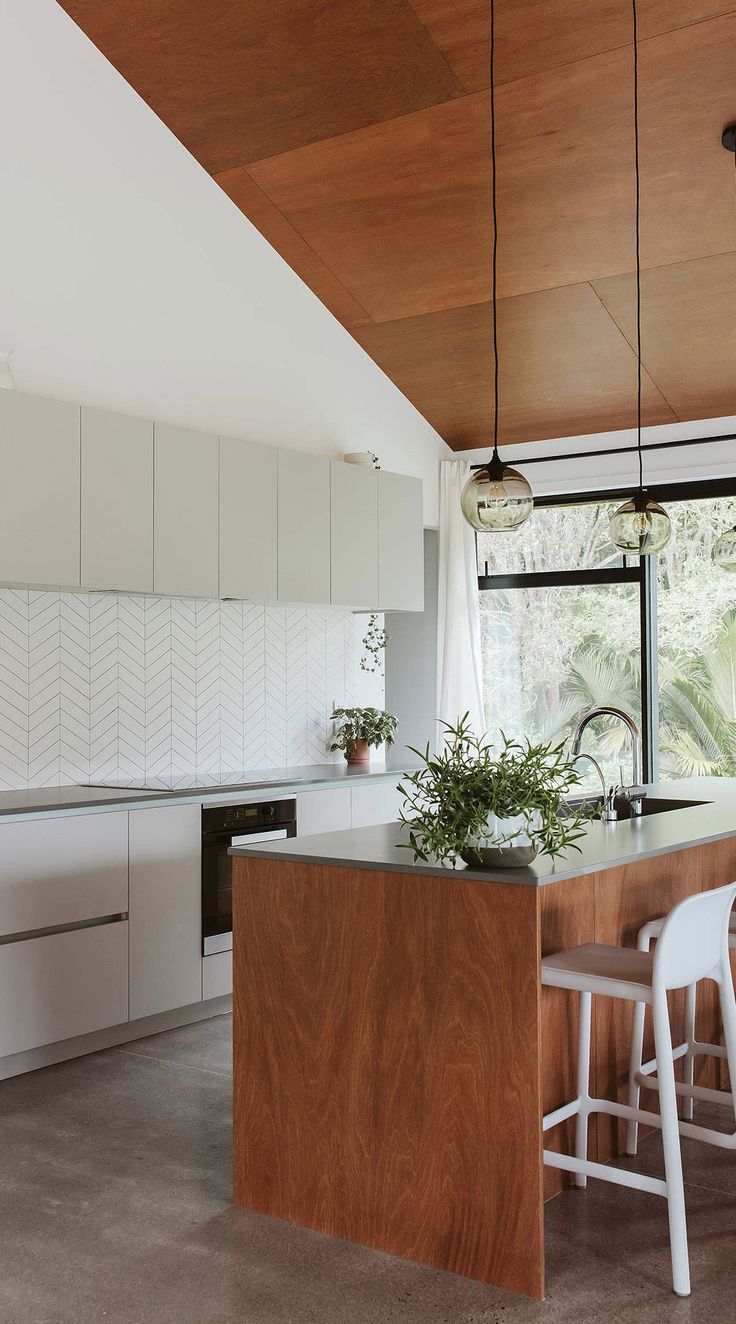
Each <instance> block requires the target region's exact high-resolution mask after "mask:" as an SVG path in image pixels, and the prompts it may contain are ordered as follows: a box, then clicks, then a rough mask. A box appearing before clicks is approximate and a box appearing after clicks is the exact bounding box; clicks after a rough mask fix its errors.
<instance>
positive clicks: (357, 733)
mask: <svg viewBox="0 0 736 1324" xmlns="http://www.w3.org/2000/svg"><path fill="white" fill-rule="evenodd" d="M341 718H342V719H343V721H342V722H341V725H340V726H339V727H338V729H337V731H336V733H335V740H334V742H333V744H331V745H330V749H332V750H334V749H342V750H346V749H347V747H348V744H349V743H350V741H351V740H365V742H366V744H368V745H370V746H371V748H376V747H377V746H378V745H383V744H384V743H385V744H387V745H393V743H394V737H395V735H396V730H397V727H398V725H399V723H398V721H397V719H396V718H395V717H392V716H391V713H386V712H383V711H382V709H380V708H336V709H335V711H334V713H333V714H332V721H333V722H337V721H340V719H341Z"/></svg>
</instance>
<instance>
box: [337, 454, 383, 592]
mask: <svg viewBox="0 0 736 1324" xmlns="http://www.w3.org/2000/svg"><path fill="white" fill-rule="evenodd" d="M330 478H331V539H332V592H331V599H330V600H331V602H333V603H334V604H335V605H336V606H340V607H369V608H371V607H375V606H376V605H377V603H378V474H377V473H376V471H375V469H368V468H365V467H363V466H362V465H358V464H343V463H342V462H341V461H340V460H333V461H332V463H331V466H330Z"/></svg>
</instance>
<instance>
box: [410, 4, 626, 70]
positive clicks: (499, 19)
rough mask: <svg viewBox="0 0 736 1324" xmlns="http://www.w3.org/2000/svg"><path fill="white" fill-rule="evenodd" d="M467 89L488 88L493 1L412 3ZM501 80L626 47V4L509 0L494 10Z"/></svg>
mask: <svg viewBox="0 0 736 1324" xmlns="http://www.w3.org/2000/svg"><path fill="white" fill-rule="evenodd" d="M411 3H412V5H413V7H414V9H415V10H416V12H417V14H418V15H419V17H420V18H421V20H422V22H423V23H424V25H425V26H426V28H427V31H428V32H429V34H430V36H431V37H432V38H433V40H434V41H436V43H437V45H438V46H439V48H440V50H442V51H444V52H445V54H446V56H447V58H448V60H449V62H450V64H451V65H452V67H453V69H454V70H455V72H456V73H457V75H458V77H459V78H460V79H461V81H462V83H463V84H464V86H465V87H467V88H468V90H469V91H478V90H480V88H483V87H488V83H489V56H490V19H489V14H490V4H489V0H411ZM496 37H497V45H496V70H497V81H498V82H499V83H508V82H511V81H512V80H513V79H515V78H526V77H528V75H529V74H534V73H540V72H541V71H542V70H544V69H551V68H554V67H555V66H557V65H562V64H571V63H572V62H573V61H575V60H582V59H586V58H587V57H588V56H590V55H598V54H600V53H601V52H602V51H608V50H612V49H614V48H615V47H616V46H624V45H625V44H626V43H627V42H628V41H629V40H630V37H631V15H630V10H629V8H628V6H627V0H506V3H505V4H500V3H499V4H498V6H497V11H496Z"/></svg>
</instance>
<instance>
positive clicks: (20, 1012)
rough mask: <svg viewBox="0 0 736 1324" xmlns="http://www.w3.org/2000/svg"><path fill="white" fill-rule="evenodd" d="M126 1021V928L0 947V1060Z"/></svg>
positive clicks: (113, 926)
mask: <svg viewBox="0 0 736 1324" xmlns="http://www.w3.org/2000/svg"><path fill="white" fill-rule="evenodd" d="M127 1019H128V925H127V923H126V922H125V920H118V921H117V923H113V924H100V925H99V926H98V927H96V928H89V929H75V930H73V931H72V932H70V933H53V934H49V935H48V936H47V937H45V938H29V939H27V940H26V941H24V942H8V943H3V944H0V1057H7V1056H8V1054H10V1053H21V1052H24V1051H25V1050H26V1049H28V1048H40V1047H41V1045H42V1044H55V1043H58V1042H59V1040H61V1039H72V1038H73V1037H74V1036H75V1035H78V1034H91V1033H92V1031H93V1030H103V1029H105V1028H106V1027H107V1026H109V1025H123V1024H124V1023H125V1022H126V1021H127Z"/></svg>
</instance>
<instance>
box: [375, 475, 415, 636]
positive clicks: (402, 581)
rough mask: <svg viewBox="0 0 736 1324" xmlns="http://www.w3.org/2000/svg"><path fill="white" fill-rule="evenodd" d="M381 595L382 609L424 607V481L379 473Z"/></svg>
mask: <svg viewBox="0 0 736 1324" xmlns="http://www.w3.org/2000/svg"><path fill="white" fill-rule="evenodd" d="M378 597H379V605H380V608H381V611H423V610H424V531H423V509H422V484H421V480H420V479H418V478H406V477H405V476H404V475H403V474H388V473H383V472H381V473H379V475H378Z"/></svg>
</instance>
